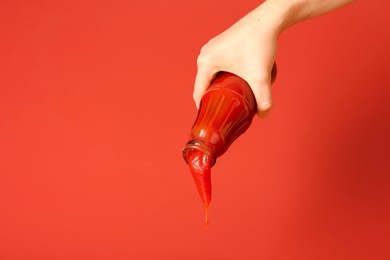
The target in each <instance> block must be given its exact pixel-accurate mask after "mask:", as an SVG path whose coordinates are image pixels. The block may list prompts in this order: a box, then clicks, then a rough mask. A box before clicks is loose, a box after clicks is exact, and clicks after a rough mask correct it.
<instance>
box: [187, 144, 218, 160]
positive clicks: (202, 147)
mask: <svg viewBox="0 0 390 260" xmlns="http://www.w3.org/2000/svg"><path fill="white" fill-rule="evenodd" d="M192 150H197V151H200V152H202V153H204V154H205V155H207V156H208V157H209V159H210V163H211V166H214V164H215V162H216V160H217V158H216V156H215V152H214V149H213V148H212V147H211V146H210V145H208V144H206V143H205V142H201V141H198V140H190V141H188V142H187V144H186V147H184V149H183V152H182V155H183V158H184V160H185V161H186V163H187V164H188V159H187V158H188V156H189V153H190V152H191V151H192Z"/></svg>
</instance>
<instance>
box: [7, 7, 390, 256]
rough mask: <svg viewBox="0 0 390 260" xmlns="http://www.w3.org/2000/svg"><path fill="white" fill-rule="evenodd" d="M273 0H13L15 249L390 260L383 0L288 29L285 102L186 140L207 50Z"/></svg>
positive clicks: (279, 99)
mask: <svg viewBox="0 0 390 260" xmlns="http://www.w3.org/2000/svg"><path fill="white" fill-rule="evenodd" d="M256 4H258V1H221V0H218V1H195V0H191V1H178V0H170V1H157V0H155V1H154V0H153V1H121V0H115V1H87V0H81V1H2V3H0V259H2V260H14V259H15V260H24V259H26V260H27V259H28V260H31V259H40V260H45V259H202V260H207V259H232V260H235V259H278V260H279V259H286V260H290V259H300V260H301V259H310V260H311V259H389V258H390V251H389V249H388V245H389V243H390V221H389V219H390V208H389V207H390V206H389V205H390V203H389V202H390V189H389V187H390V175H389V173H390V163H389V159H390V137H389V133H390V116H389V115H390V102H389V98H390V86H389V80H390V73H389V65H388V61H389V58H390V55H389V53H390V52H389V47H390V37H389V28H390V27H389V24H390V19H389V11H390V4H389V2H388V1H386V0H379V1H375V4H373V3H372V2H371V1H358V2H357V3H355V4H353V5H350V6H348V7H345V8H343V9H341V10H338V11H336V12H333V13H332V14H328V15H326V16H323V17H321V18H317V19H314V20H310V21H307V22H305V23H302V24H299V25H296V26H294V27H293V28H291V29H289V30H288V31H287V32H285V33H284V34H282V37H281V39H280V45H279V54H278V58H277V63H278V65H279V76H278V79H277V81H276V83H275V85H274V101H275V106H274V108H273V110H272V111H271V113H270V115H269V117H268V118H267V119H265V120H260V119H256V120H255V122H254V123H253V126H252V127H251V128H250V129H249V130H248V132H247V133H246V134H245V135H244V136H242V137H241V138H240V139H239V140H237V142H236V143H235V144H233V146H232V147H231V149H230V150H229V152H228V153H227V154H225V155H224V156H223V157H222V158H220V159H219V160H218V162H217V165H216V166H215V167H214V168H213V185H214V190H213V192H214V194H213V200H212V204H211V208H210V225H209V227H208V228H205V227H204V226H203V215H202V214H203V208H202V204H201V201H200V199H199V197H198V194H197V192H196V189H195V186H194V184H193V181H192V179H191V176H190V174H189V172H188V169H187V166H186V165H185V163H184V161H183V160H182V158H181V149H182V147H183V145H184V144H185V142H186V141H187V135H188V132H189V129H190V127H191V126H192V123H193V121H194V119H195V116H196V110H195V106H194V104H193V102H192V87H193V81H194V76H195V72H196V64H195V63H196V62H195V61H196V57H197V54H198V53H199V49H200V47H201V46H202V44H204V43H205V42H206V41H207V40H208V39H209V38H211V37H212V36H214V35H216V34H218V33H219V32H221V31H222V30H224V29H225V28H227V27H228V26H229V25H230V24H232V23H233V22H234V21H236V20H237V19H238V18H240V17H241V16H242V15H244V14H245V13H246V12H248V11H249V10H251V9H252V8H254V7H255V6H256Z"/></svg>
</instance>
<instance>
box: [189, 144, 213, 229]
mask: <svg viewBox="0 0 390 260" xmlns="http://www.w3.org/2000/svg"><path fill="white" fill-rule="evenodd" d="M188 166H189V168H190V171H191V174H192V177H193V178H194V181H195V185H196V188H197V189H198V192H199V195H200V198H201V199H202V201H203V204H204V209H205V225H208V222H209V216H208V210H209V205H210V201H211V162H210V158H209V157H208V156H207V155H206V154H204V153H203V152H201V151H198V150H195V149H194V150H192V151H190V152H189V155H188Z"/></svg>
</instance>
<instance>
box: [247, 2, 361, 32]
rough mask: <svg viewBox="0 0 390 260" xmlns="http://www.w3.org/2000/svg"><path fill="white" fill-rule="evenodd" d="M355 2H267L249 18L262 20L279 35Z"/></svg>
mask: <svg viewBox="0 0 390 260" xmlns="http://www.w3.org/2000/svg"><path fill="white" fill-rule="evenodd" d="M351 2H354V0H267V1H265V2H264V3H263V4H261V5H260V6H259V7H258V8H256V9H255V10H253V11H252V12H251V13H250V14H249V16H254V17H256V19H259V20H260V19H261V20H262V22H265V23H268V26H269V27H270V28H272V29H274V30H278V31H279V33H280V32H282V31H283V30H285V29H287V28H288V27H290V26H292V25H294V24H296V23H299V22H302V21H304V20H307V19H310V18H314V17H317V16H320V15H323V14H326V13H329V12H331V11H333V10H335V9H338V8H340V7H342V6H344V5H346V4H348V3H351Z"/></svg>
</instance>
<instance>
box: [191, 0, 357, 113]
mask: <svg viewBox="0 0 390 260" xmlns="http://www.w3.org/2000/svg"><path fill="white" fill-rule="evenodd" d="M351 2H353V0H268V1H265V2H264V3H262V4H261V5H259V6H258V7H257V8H255V9H254V10H253V11H251V12H250V13H248V14H247V15H245V16H244V17H243V18H241V19H240V20H239V21H237V22H236V23H235V24H233V25H232V26H231V27H230V28H228V29H227V30H226V31H224V32H222V33H221V34H219V35H217V36H216V37H214V38H213V39H211V40H210V41H209V42H208V43H207V44H205V45H204V46H203V47H202V49H201V52H200V54H199V56H198V60H197V65H198V71H197V74H196V78H195V86H194V93H193V98H194V101H195V104H196V106H197V107H199V103H200V100H201V98H202V95H203V93H204V92H205V90H206V89H207V88H208V86H209V85H210V83H211V81H212V80H213V79H214V77H215V75H216V73H218V72H219V71H227V72H231V73H234V74H236V75H238V76H240V77H241V78H243V79H245V80H246V81H247V82H248V84H249V86H250V87H251V89H252V91H253V94H254V96H255V99H256V102H257V110H258V113H257V114H258V115H259V116H260V117H264V116H265V115H266V114H267V113H268V111H269V110H270V109H271V107H272V94H271V69H272V66H273V64H274V62H275V57H276V53H277V43H278V38H279V35H280V34H281V33H282V32H283V31H284V30H286V29H287V28H289V27H290V26H292V25H294V24H296V23H299V22H302V21H305V20H307V19H310V18H314V17H317V16H320V15H322V14H325V13H328V12H331V11H333V10H335V9H338V8H340V7H342V6H344V5H346V4H348V3H351Z"/></svg>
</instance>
